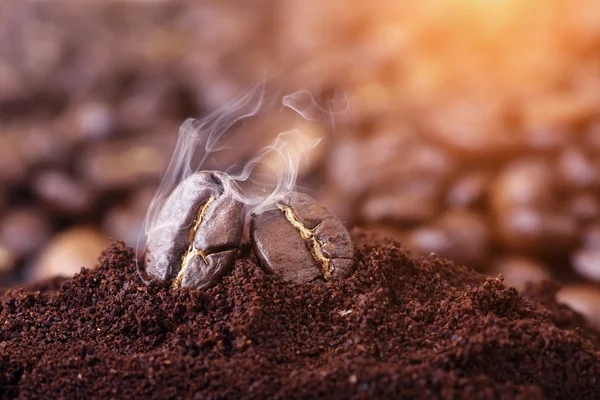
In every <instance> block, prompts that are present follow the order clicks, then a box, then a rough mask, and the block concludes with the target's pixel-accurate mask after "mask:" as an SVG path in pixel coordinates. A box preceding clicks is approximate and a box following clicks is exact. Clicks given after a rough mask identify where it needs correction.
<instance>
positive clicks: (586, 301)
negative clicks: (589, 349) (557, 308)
mask: <svg viewBox="0 0 600 400" xmlns="http://www.w3.org/2000/svg"><path fill="white" fill-rule="evenodd" d="M556 302H557V303H560V304H565V305H567V306H569V307H571V308H572V309H573V310H575V311H577V312H578V313H580V314H581V315H583V316H584V317H585V318H586V319H587V321H588V322H589V324H590V325H592V326H594V327H595V328H596V329H599V330H600V307H598V304H600V287H599V286H597V285H591V284H576V285H568V286H565V287H563V288H562V289H560V290H559V291H558V292H557V293H556Z"/></svg>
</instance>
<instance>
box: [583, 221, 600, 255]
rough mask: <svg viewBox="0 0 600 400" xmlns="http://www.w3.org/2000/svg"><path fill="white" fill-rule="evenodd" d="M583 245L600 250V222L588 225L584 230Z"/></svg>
mask: <svg viewBox="0 0 600 400" xmlns="http://www.w3.org/2000/svg"><path fill="white" fill-rule="evenodd" d="M583 247H584V248H586V249H599V250H600V224H593V225H590V226H588V227H587V228H586V229H585V231H584V232H583Z"/></svg>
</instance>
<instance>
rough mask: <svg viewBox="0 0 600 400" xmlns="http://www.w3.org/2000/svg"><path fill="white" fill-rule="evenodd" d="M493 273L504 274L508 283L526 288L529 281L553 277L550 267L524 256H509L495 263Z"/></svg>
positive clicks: (535, 281) (521, 288)
mask: <svg viewBox="0 0 600 400" xmlns="http://www.w3.org/2000/svg"><path fill="white" fill-rule="evenodd" d="M491 272H492V273H494V274H502V275H504V279H505V282H506V284H507V285H509V286H514V287H515V288H517V290H524V289H525V288H526V286H527V284H529V283H538V282H541V281H544V280H548V279H551V276H550V272H549V269H548V267H546V266H545V265H543V264H541V263H539V262H537V261H534V260H533V259H531V258H527V257H522V256H509V257H505V258H502V259H500V260H498V261H497V262H495V263H494V266H493V268H492V271H491Z"/></svg>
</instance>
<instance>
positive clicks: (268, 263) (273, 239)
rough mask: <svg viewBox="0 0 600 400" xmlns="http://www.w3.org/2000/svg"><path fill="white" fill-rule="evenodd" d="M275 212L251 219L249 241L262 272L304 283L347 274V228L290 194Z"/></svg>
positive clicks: (311, 202)
mask: <svg viewBox="0 0 600 400" xmlns="http://www.w3.org/2000/svg"><path fill="white" fill-rule="evenodd" d="M276 206H277V208H276V209H273V210H269V211H265V212H263V213H262V214H260V215H253V216H252V223H251V228H250V229H251V237H252V241H253V244H254V250H255V252H256V254H257V256H258V257H259V259H260V261H261V264H262V266H263V268H264V269H265V270H266V271H267V272H270V273H277V274H280V275H281V276H282V277H283V279H284V280H286V281H291V282H294V283H306V282H311V281H313V280H315V279H324V280H326V281H328V280H332V279H334V280H335V279H340V278H342V277H344V276H345V275H347V274H348V271H349V270H350V267H351V266H352V261H353V258H354V245H353V244H352V239H351V238H350V234H349V233H348V231H347V230H346V227H345V226H344V224H343V223H342V221H340V220H339V219H338V218H337V217H336V216H335V215H333V214H332V213H331V212H330V211H329V210H328V209H326V208H325V207H322V206H321V205H319V204H318V203H317V202H316V201H315V200H314V199H312V198H311V197H310V196H307V195H305V194H302V193H291V194H290V195H288V196H287V197H286V198H285V199H284V200H283V201H281V202H279V203H277V205H276Z"/></svg>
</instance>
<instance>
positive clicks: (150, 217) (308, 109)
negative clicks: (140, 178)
mask: <svg viewBox="0 0 600 400" xmlns="http://www.w3.org/2000/svg"><path fill="white" fill-rule="evenodd" d="M265 91H266V90H265V84H264V83H260V84H257V85H255V86H254V87H251V88H250V89H248V90H247V91H245V92H244V93H242V94H241V95H239V96H238V97H237V98H235V99H234V100H232V101H231V102H230V103H229V104H227V105H226V106H225V107H223V108H222V109H220V110H217V111H215V112H214V113H212V114H210V115H209V116H207V117H206V118H204V119H201V120H196V119H188V120H186V121H185V122H184V123H183V125H182V126H181V128H180V130H179V137H178V139H177V145H176V147H175V151H174V153H173V156H172V158H171V162H170V163H169V166H168V168H167V170H166V172H165V175H164V177H163V179H162V181H161V184H160V186H159V187H158V189H157V191H156V193H155V195H154V198H153V200H152V202H151V204H150V206H149V208H148V211H147V213H146V217H145V220H144V225H143V227H144V228H143V231H142V233H141V235H140V238H139V239H138V243H137V249H136V250H137V254H142V253H143V251H144V249H145V247H146V243H147V242H148V239H149V238H150V237H151V235H152V234H153V233H158V232H160V229H158V228H159V227H157V226H155V224H156V221H157V217H158V214H159V213H160V211H161V208H162V207H163V206H164V203H165V201H166V199H167V198H168V196H169V195H170V193H171V192H172V190H173V189H174V188H175V187H176V186H177V185H178V184H179V183H180V182H181V181H183V180H184V179H186V178H187V177H188V176H190V175H191V174H193V173H195V172H197V171H201V170H202V168H203V166H204V164H205V162H206V160H207V159H208V157H210V156H211V155H212V154H214V153H216V152H218V151H221V150H223V149H224V148H223V147H221V146H222V141H223V139H224V136H225V135H226V134H227V132H228V131H229V130H230V129H231V128H232V127H233V126H234V125H235V124H236V123H238V122H239V121H241V120H244V119H247V118H250V117H253V116H256V115H257V114H258V113H259V111H261V109H263V108H264V107H267V106H269V107H270V106H272V105H273V104H272V103H270V102H269V101H268V98H267V96H266V95H265ZM344 102H346V99H345V98H343V100H342V104H344ZM282 104H283V106H284V107H287V108H289V109H291V110H294V111H295V112H296V113H298V114H299V115H300V116H301V117H302V118H304V119H306V120H308V121H317V122H321V123H324V124H325V125H326V127H327V128H328V129H329V130H332V129H333V127H334V124H333V121H334V114H337V113H338V112H340V107H338V105H336V107H335V108H337V110H335V111H334V110H333V108H332V107H330V106H329V105H328V106H326V108H325V107H323V106H320V105H319V104H318V103H317V101H316V100H315V98H314V96H313V95H312V94H311V92H309V91H308V90H301V91H298V92H295V93H292V94H289V95H286V96H283V97H282ZM345 108H347V106H343V107H341V112H343V111H344V109H345ZM322 139H323V137H319V138H314V137H311V136H309V135H306V134H305V133H304V132H302V130H300V129H292V130H289V131H286V132H282V133H279V134H278V136H277V138H276V139H275V140H274V141H273V142H272V143H271V144H270V145H268V146H266V147H264V148H263V149H262V150H260V151H259V153H258V155H257V156H256V157H254V158H253V159H251V160H250V161H248V162H247V163H245V164H243V165H241V166H240V165H234V166H231V167H230V168H228V169H226V170H225V172H227V173H228V174H229V175H230V176H231V177H232V178H233V179H234V180H235V181H237V182H238V183H239V184H243V183H245V185H244V187H245V190H243V191H242V190H240V193H239V198H238V200H239V201H241V202H242V203H243V204H245V206H246V212H247V215H249V214H250V213H255V214H259V213H262V212H264V211H266V210H268V209H270V208H273V207H275V204H276V203H277V202H278V201H279V200H281V199H282V198H283V197H285V196H286V195H287V194H288V193H290V192H292V191H294V190H295V188H296V182H297V179H298V172H299V167H300V165H301V163H302V161H303V159H304V158H305V156H306V155H307V154H309V153H310V151H311V150H312V149H313V148H314V147H316V146H317V145H318V144H319V143H320V142H321V140H322ZM198 156H199V157H198ZM193 160H198V161H196V162H194V161H193ZM259 170H260V171H259Z"/></svg>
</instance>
